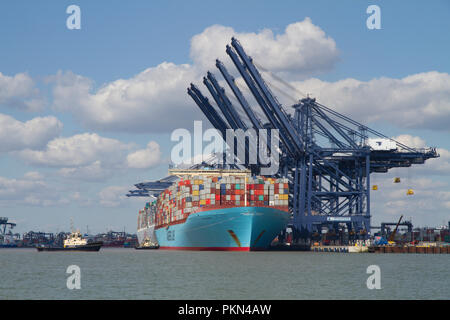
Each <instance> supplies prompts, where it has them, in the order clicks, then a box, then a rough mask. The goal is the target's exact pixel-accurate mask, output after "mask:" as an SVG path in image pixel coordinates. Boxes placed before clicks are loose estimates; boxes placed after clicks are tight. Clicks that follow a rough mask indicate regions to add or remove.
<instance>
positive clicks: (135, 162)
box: [127, 141, 161, 169]
mask: <svg viewBox="0 0 450 320" xmlns="http://www.w3.org/2000/svg"><path fill="white" fill-rule="evenodd" d="M160 162H161V150H160V148H159V144H158V143H156V142H155V141H150V142H149V143H148V144H147V148H146V149H141V150H138V151H136V152H133V153H131V154H129V155H128V156H127V163H128V167H130V168H137V169H148V168H151V167H154V166H156V165H158V164H159V163H160Z"/></svg>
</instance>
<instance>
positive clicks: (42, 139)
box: [0, 113, 63, 152]
mask: <svg viewBox="0 0 450 320" xmlns="http://www.w3.org/2000/svg"><path fill="white" fill-rule="evenodd" d="M62 127H63V125H62V123H61V122H60V121H59V120H58V119H56V118H55V117H52V116H49V117H37V118H33V119H31V120H29V121H26V122H21V121H18V120H16V119H14V118H13V117H10V116H8V115H5V114H1V113H0V152H8V151H14V150H21V149H24V148H34V149H35V148H41V147H43V146H45V145H46V144H47V142H48V141H49V140H51V139H53V138H55V137H57V136H58V135H59V134H60V133H61V130H62Z"/></svg>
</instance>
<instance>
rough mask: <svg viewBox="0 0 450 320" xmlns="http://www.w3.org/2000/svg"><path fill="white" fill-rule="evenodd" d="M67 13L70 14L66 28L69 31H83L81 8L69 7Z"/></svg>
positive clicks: (73, 5)
mask: <svg viewBox="0 0 450 320" xmlns="http://www.w3.org/2000/svg"><path fill="white" fill-rule="evenodd" d="M66 13H67V14H70V16H69V17H67V20H66V26H67V29H69V30H74V29H77V30H79V29H81V9H80V7H79V6H77V5H75V4H72V5H70V6H68V7H67V9H66Z"/></svg>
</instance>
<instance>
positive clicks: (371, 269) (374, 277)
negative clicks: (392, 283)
mask: <svg viewBox="0 0 450 320" xmlns="http://www.w3.org/2000/svg"><path fill="white" fill-rule="evenodd" d="M366 273H367V274H370V276H369V277H368V278H367V281H366V285H367V289H370V290H372V289H381V269H380V267H379V266H377V265H376V264H373V265H370V266H368V267H367V270H366Z"/></svg>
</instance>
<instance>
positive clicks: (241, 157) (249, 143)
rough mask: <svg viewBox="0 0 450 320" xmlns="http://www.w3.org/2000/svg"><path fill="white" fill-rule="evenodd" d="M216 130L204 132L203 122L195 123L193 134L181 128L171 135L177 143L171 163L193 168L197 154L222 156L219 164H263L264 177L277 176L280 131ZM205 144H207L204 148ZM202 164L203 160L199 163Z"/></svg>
mask: <svg viewBox="0 0 450 320" xmlns="http://www.w3.org/2000/svg"><path fill="white" fill-rule="evenodd" d="M224 136H225V141H224V139H223V138H222V134H221V132H219V131H218V130H217V129H207V130H205V132H203V126H202V121H194V134H193V136H192V135H191V132H190V131H189V130H187V129H183V128H179V129H176V130H174V131H173V132H172V135H171V137H170V139H171V141H175V142H178V143H177V144H176V145H175V146H174V147H173V148H172V151H171V161H172V163H173V164H175V165H181V164H185V165H192V164H194V161H193V157H192V147H193V154H194V155H209V154H215V155H219V156H217V157H216V158H215V162H214V163H216V164H244V163H245V164H247V165H252V164H255V165H260V166H261V174H262V175H274V174H276V173H277V172H278V169H279V153H280V149H279V148H280V146H279V141H280V139H279V130H278V129H270V130H268V129H260V130H255V129H247V130H245V131H244V130H242V129H237V130H233V129H227V130H226V132H225V133H224ZM203 142H208V144H207V145H206V146H205V147H203ZM200 162H201V161H200Z"/></svg>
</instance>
